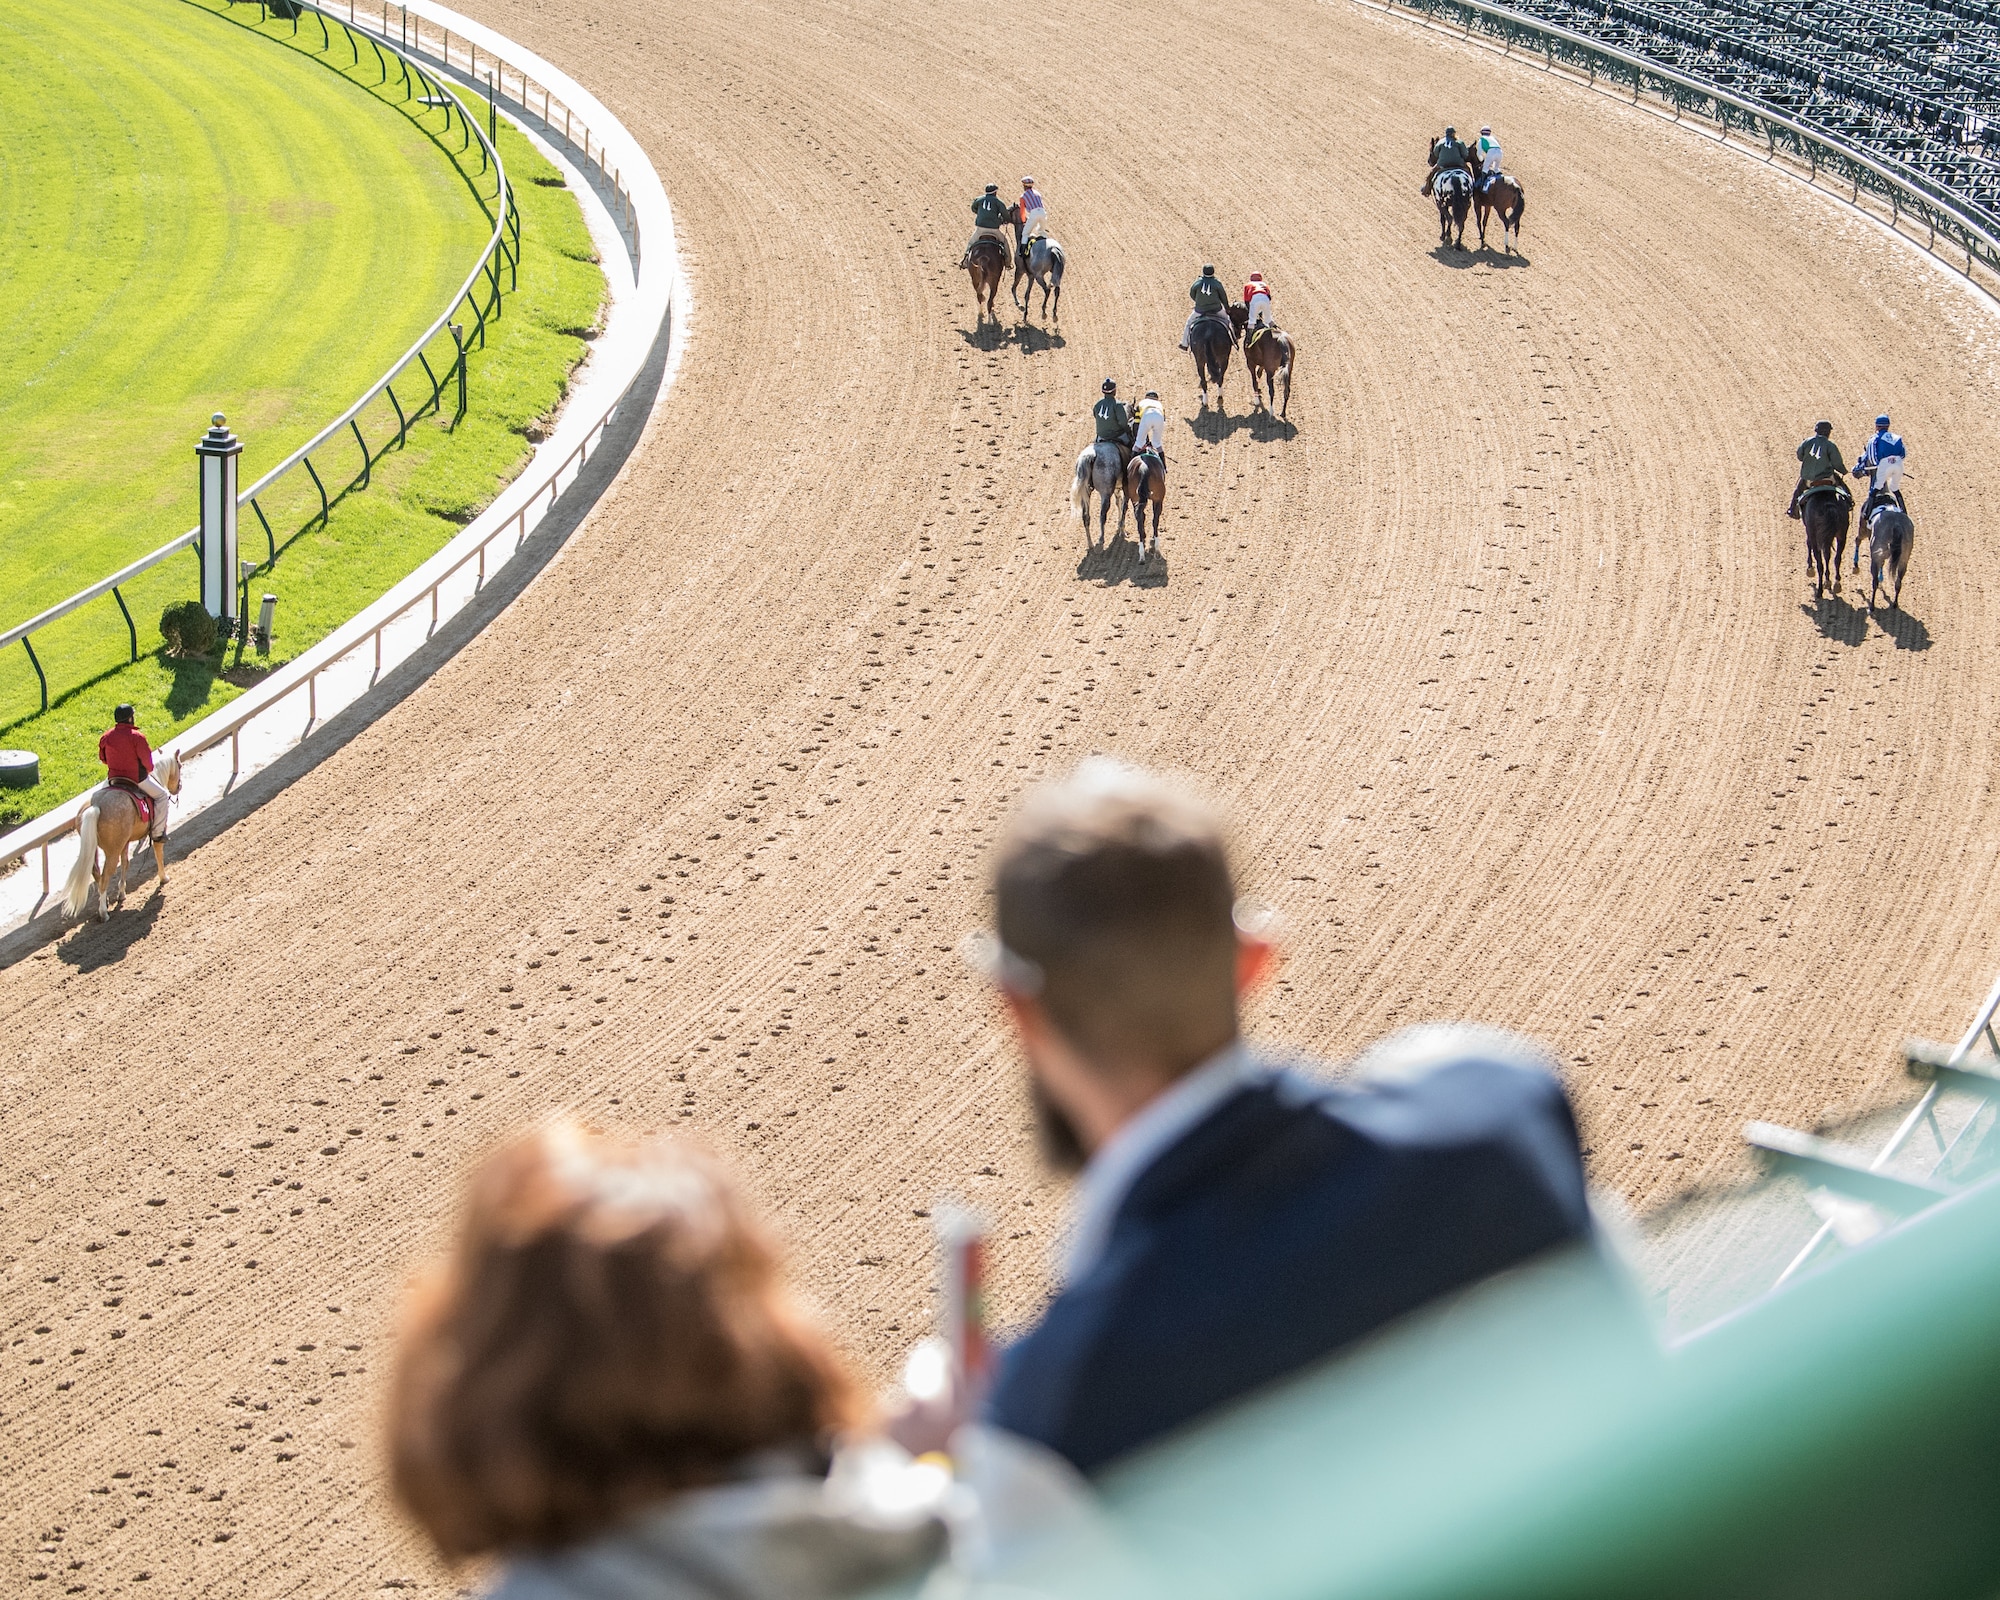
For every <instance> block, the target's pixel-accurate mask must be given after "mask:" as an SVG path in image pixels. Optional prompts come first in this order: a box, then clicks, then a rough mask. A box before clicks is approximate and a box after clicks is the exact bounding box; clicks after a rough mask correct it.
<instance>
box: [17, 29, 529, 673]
mask: <svg viewBox="0 0 2000 1600" xmlns="http://www.w3.org/2000/svg"><path fill="white" fill-rule="evenodd" d="M226 3H227V4H228V5H229V6H230V7H231V8H232V9H233V8H234V7H235V6H236V5H238V4H239V3H240V4H244V5H255V6H256V7H257V11H258V21H259V22H260V23H267V22H269V21H270V20H271V18H273V17H276V18H277V19H278V20H280V21H289V22H290V23H291V25H292V33H293V35H294V36H295V37H296V36H297V35H298V34H299V32H300V29H301V28H302V27H306V28H311V29H315V30H316V31H317V32H318V34H319V42H320V51H321V53H323V54H324V53H332V54H334V55H335V56H336V58H337V56H338V54H339V52H340V51H341V50H342V49H343V48H344V49H345V51H346V53H347V55H348V62H347V65H348V66H349V67H350V68H356V69H361V68H364V64H366V63H372V64H373V66H374V68H375V70H376V78H375V82H374V84H373V85H372V86H369V87H372V88H373V89H374V90H375V91H376V92H378V93H380V94H382V95H384V96H388V97H392V98H393V103H395V104H398V105H402V106H407V107H408V108H409V110H410V115H411V116H412V117H413V118H414V119H415V120H417V121H418V122H419V123H420V125H422V126H423V127H424V128H425V129H426V131H427V132H429V133H430V134H431V136H432V138H434V139H435V140H437V141H438V143H439V144H440V145H441V146H443V147H445V148H446V151H447V153H448V154H451V155H452V156H453V159H454V160H458V159H459V158H461V157H462V158H464V159H465V160H467V161H469V160H470V158H471V157H473V156H474V155H476V156H477V157H478V158H479V168H478V172H477V173H476V174H469V176H471V177H473V178H474V180H475V181H474V183H473V193H474V194H475V195H476V196H477V197H478V200H479V203H480V206H481V207H482V208H483V209H484V211H485V213H486V215H487V218H488V219H489V220H490V221H491V223H492V225H493V231H492V233H491V234H490V235H489V236H488V238H487V241H486V247H485V248H484V249H483V250H482V251H481V252H480V254H479V259H478V260H477V261H476V262H474V263H473V266H472V270H471V271H470V272H468V273H467V274H466V277H465V281H464V283H462V284H461V285H460V286H459V289H458V292H457V293H456V294H455V295H453V296H452V298H451V301H450V303H449V304H447V305H446V306H445V308H444V310H443V311H441V312H440V313H439V314H438V317H437V320H436V321H434V322H433V323H432V324H431V325H430V326H429V327H428V328H426V329H425V330H424V332H423V334H422V335H421V336H420V337H419V338H418V339H417V341H416V342H415V343H414V344H412V345H411V346H410V348H409V349H408V350H406V351H405V352H404V353H403V355H402V356H401V357H399V358H398V359H397V361H396V363H395V365H394V366H392V367H390V368H389V370H388V371H387V372H385V373H383V374H382V376H381V377H379V378H377V379H376V380H375V382H374V383H372V384H370V385H369V386H368V388H367V389H366V390H365V391H364V392H363V393H362V395H361V396H360V398H358V399H357V400H355V402H354V403H353V404H352V405H350V406H349V407H348V408H347V409H346V410H345V411H343V412H342V413H341V414H340V415H339V416H337V417H335V418H334V419H333V420H332V421H331V422H329V423H328V424H327V425H326V426H325V427H324V428H322V429H320V431H319V432H318V433H316V434H314V435H313V436H312V438H310V439H308V440H307V441H306V442H305V443H304V444H303V445H301V446H300V447H299V448H298V449H297V450H294V451H293V452H292V453H291V454H290V455H289V456H287V457H285V459H284V460H283V461H281V462H279V463H278V464H277V465H276V466H275V467H273V468H272V469H271V470H270V471H269V472H267V473H265V474H264V475H263V476H262V477H261V478H259V479H258V480H257V481H256V482H255V483H253V484H251V485H250V487H249V488H247V489H245V490H243V491H242V493H240V494H239V495H238V496H237V498H236V504H237V508H238V510H239V512H240V511H241V510H242V509H244V508H246V507H247V508H248V509H249V510H250V512H251V513H252V514H253V515H254V516H255V517H256V519H257V523H258V525H259V526H260V527H261V528H262V529H263V532H264V540H265V546H266V550H267V559H268V560H273V561H274V560H276V559H277V555H278V535H277V532H276V530H275V529H274V528H273V526H272V524H271V518H270V517H269V516H268V515H267V514H266V513H265V509H264V506H263V504H262V502H263V500H264V499H265V498H268V497H269V495H270V493H271V491H272V490H273V489H274V488H275V487H276V486H277V485H278V484H279V483H281V482H282V481H284V480H285V479H287V478H289V477H290V476H291V475H292V474H293V473H294V472H296V471H298V470H300V469H301V468H303V469H304V473H305V476H306V478H307V479H308V480H309V481H310V482H311V484H312V487H313V490H314V491H315V494H316V497H317V500H318V506H319V508H318V510H317V512H316V513H314V514H313V517H312V518H310V519H309V520H308V522H307V524H306V525H307V526H308V527H310V526H311V523H312V521H313V520H322V521H323V520H324V519H325V518H326V517H328V516H329V515H331V514H332V509H333V497H332V496H331V495H329V494H328V493H327V487H326V479H325V477H323V476H322V475H321V473H320V470H319V467H318V466H317V465H315V464H314V460H313V458H314V456H315V455H317V456H319V457H320V458H321V460H322V462H324V461H325V459H326V458H327V457H328V456H329V455H330V454H332V452H333V448H334V447H335V446H336V444H337V445H338V447H339V449H340V451H341V452H342V453H343V454H344V453H345V451H346V450H347V448H348V442H349V440H351V441H352V444H353V447H354V448H355V449H356V450H358V451H359V453H360V466H359V468H358V469H357V470H356V471H355V472H354V473H353V474H352V475H351V478H350V479H349V480H345V481H349V482H351V483H352V485H353V486H354V487H356V488H362V489H365V488H366V487H367V486H368V482H369V478H370V475H371V471H372V468H373V465H374V462H375V459H376V457H377V456H378V455H380V454H381V453H382V452H383V451H384V450H387V449H391V448H396V447H400V446H401V444H402V443H403V440H404V437H405V436H406V435H407V434H408V432H409V427H410V424H411V423H412V422H414V421H416V420H417V419H418V418H419V417H422V416H424V415H425V414H426V413H428V412H431V411H434V410H436V411H441V410H442V409H443V408H444V406H445V405H446V404H447V403H448V402H447V396H450V397H451V398H450V401H449V403H451V404H453V405H454V406H455V405H456V403H457V394H458V393H462V392H463V387H462V385H460V386H458V387H457V389H456V392H454V385H453V382H452V380H453V378H454V376H459V377H462V376H463V365H464V361H465V352H466V351H467V350H481V349H484V348H485V346H486V329H487V325H488V324H489V323H491V322H494V321H497V320H498V319H499V317H500V315H501V312H502V309H503V307H502V301H503V299H504V297H505V295H507V294H511V293H512V292H513V291H514V288H515V286H516V284H517V283H518V281H519V274H520V263H521V217H520V212H519V211H518V209H517V208H516V207H515V204H514V190H513V186H512V185H511V184H510V183H509V182H508V181H507V169H506V167H505V166H504V165H503V164H502V162H501V160H500V151H499V149H498V147H497V146H496V145H495V143H494V140H493V138H492V137H491V136H490V135H489V133H488V130H487V127H486V126H484V125H482V124H484V123H487V122H490V121H491V117H492V107H490V106H489V107H488V108H487V113H488V114H487V116H486V117H485V118H481V117H478V116H473V115H468V114H467V112H466V109H465V107H464V105H463V104H462V103H461V102H460V100H459V98H458V96H457V94H455V93H454V92H452V90H451V89H450V88H448V87H447V86H446V84H445V83H444V82H443V81H442V80H441V79H439V78H437V77H436V76H434V75H433V74H432V73H430V72H428V71H426V70H425V68H424V67H423V65H422V64H421V63H420V62H419V61H418V60H417V59H416V58H415V57H414V56H413V55H410V54H407V53H405V52H404V51H402V50H400V49H398V48H397V47H396V46H395V45H394V44H391V43H390V42H388V41H387V40H385V39H381V38H378V37H375V36H372V35H370V34H368V33H367V32H364V31H363V30H362V29H361V28H360V27H358V26H350V25H349V24H348V23H347V22H345V21H343V20H342V19H341V18H339V17H337V16H335V15H334V14H333V13H332V12H330V11H325V10H322V9H321V8H320V7H319V6H317V5H314V4H312V3H311V0H226ZM336 32H338V34H339V35H340V38H339V40H338V42H336V41H335V38H334V34H335V33H336ZM364 47H365V49H366V54H364V53H363V52H364ZM439 117H441V119H442V120H441V121H435V120H433V119H434V118H439ZM454 138H456V139H457V141H458V146H457V150H456V152H452V151H451V150H450V148H449V147H450V141H451V140H452V139H454ZM485 178H490V179H491V182H492V186H493V189H492V193H491V194H490V195H488V194H485V193H483V192H482V191H481V189H480V186H479V182H478V180H479V179H485ZM461 315H462V316H463V317H464V319H465V321H468V322H470V323H471V326H470V327H469V328H465V329H464V330H463V339H462V342H461V341H460V338H459V330H458V329H454V330H453V340H454V350H453V361H452V362H451V363H449V364H447V365H446V366H445V368H444V371H443V372H441V373H440V372H439V371H437V370H436V369H434V368H433V367H432V365H431V363H430V361H429V359H428V358H427V357H426V355H425V350H426V348H427V347H428V346H429V345H430V344H431V343H432V341H434V340H436V339H438V338H439V337H440V336H441V335H442V334H443V333H444V332H445V330H446V329H447V327H450V326H451V325H452V319H453V318H454V317H459V316H461ZM398 380H402V381H403V382H404V387H405V390H406V391H410V392H411V399H412V400H413V401H414V404H411V405H409V406H407V407H406V405H405V402H404V399H403V398H402V397H401V396H398V395H397V393H396V389H395V385H396V383H397V382H398ZM378 398H386V399H387V400H388V402H389V405H390V407H391V408H393V410H394V412H395V416H396V422H395V426H394V432H393V434H390V433H388V432H387V431H386V428H385V431H384V432H382V433H381V434H379V435H378V438H377V440H376V441H375V442H374V443H371V442H370V441H369V439H368V437H367V435H366V434H364V433H363V432H362V428H361V424H362V420H363V416H364V414H365V413H366V411H367V409H368V407H369V406H370V405H371V404H372V403H373V402H374V401H375V400H376V399H378ZM379 420H381V421H382V422H383V423H385V424H386V418H382V419H379ZM373 425H374V424H371V426H373ZM337 481H338V480H337ZM308 503H310V502H308ZM200 541H201V530H200V528H198V527H197V528H190V529H189V530H188V531H187V532H186V533H183V534H181V535H180V536H179V537H178V538H175V539H171V540H169V541H168V542H167V543H166V544H163V545H161V546H160V547H159V549H157V550H154V551H152V552H151V553H150V554H148V555H145V556H142V557H140V558H139V559H138V560H137V561H135V562H133V563H132V564H131V565H130V566H127V567H121V568H120V569H119V570H118V571H116V572H114V573H112V574H111V575H110V576H109V577H106V578H100V579H99V580H98V581H97V582H96V583H93V584H92V585H90V587H89V588H87V589H82V590H79V591H78V592H77V593H75V594H73V595H71V596H70V597H69V598H68V599H66V600H62V601H59V602H58V603H57V604H55V605H53V606H50V607H49V608H48V609H47V610H46V611H42V612H40V613H38V614H37V615H35V616H32V617H30V618H28V620H27V621H25V622H21V623H17V624H15V626H13V627H11V628H9V629H7V630H6V631H5V632H4V633H0V650H5V649H7V648H9V647H10V646H12V645H15V644H19V645H20V646H21V647H22V649H24V650H25V651H27V653H28V661H29V663H30V664H31V665H32V666H33V667H34V669H35V679H36V682H37V683H38V684H39V686H40V689H41V709H42V710H43V711H47V710H48V708H49V678H48V673H47V671H46V670H45V669H44V667H43V665H42V660H41V657H40V656H39V655H37V654H36V652H35V643H34V636H35V635H36V634H37V633H39V632H40V631H41V630H42V629H44V628H46V627H48V626H49V625H50V624H51V623H54V622H59V621H61V620H62V619H63V618H64V617H67V616H69V615H70V614H71V613H72V612H74V611H79V610H81V609H82V608H83V607H85V606H87V605H89V604H91V603H92V602H93V601H97V600H101V599H103V598H104V597H105V596H107V595H108V596H110V597H111V599H112V600H114V601H115V602H116V603H117V606H118V609H119V611H120V613H121V614H122V615H123V617H124V621H125V631H126V641H127V646H128V649H129V651H130V659H131V660H133V661H137V660H138V659H139V631H138V628H137V626H136V625H135V624H134V622H133V620H132V611H131V608H130V606H128V605H127V604H126V601H125V596H124V593H123V592H122V591H123V589H124V587H125V586H126V585H127V584H129V583H131V582H132V581H133V580H134V579H135V578H137V577H139V576H140V575H141V574H142V573H146V572H150V571H152V570H153V569H154V568H155V567H158V566H160V565H162V564H163V563H165V562H167V561H170V560H172V559H173V558H174V557H175V556H177V555H179V554H180V553H181V552H182V551H183V550H195V551H196V552H197V555H198V554H199V550H198V547H199V544H200Z"/></svg>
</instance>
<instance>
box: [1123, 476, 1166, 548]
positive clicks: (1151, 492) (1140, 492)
mask: <svg viewBox="0 0 2000 1600" xmlns="http://www.w3.org/2000/svg"><path fill="white" fill-rule="evenodd" d="M1125 504H1126V505H1129V506H1131V507H1132V508H1133V510H1134V513H1135V517H1134V521H1133V524H1132V531H1133V533H1134V534H1135V535H1136V536H1137V538H1138V540H1139V559H1140V560H1141V561H1144V560H1145V559H1146V555H1147V550H1146V508H1147V507H1148V506H1151V507H1152V510H1153V548H1152V553H1153V554H1155V555H1157V554H1158V553H1159V549H1160V513H1161V512H1162V511H1164V510H1165V509H1166V506H1167V458H1166V457H1165V456H1163V455H1161V454H1159V453H1158V452H1157V451H1154V450H1150V449H1149V450H1144V451H1141V452H1140V453H1138V454H1137V455H1135V456H1133V457H1132V459H1131V460H1130V461H1128V462H1127V463H1126V464H1125ZM1118 526H1119V529H1120V530H1121V531H1122V530H1123V529H1124V526H1125V511H1124V508H1123V507H1120V508H1119V512H1118Z"/></svg>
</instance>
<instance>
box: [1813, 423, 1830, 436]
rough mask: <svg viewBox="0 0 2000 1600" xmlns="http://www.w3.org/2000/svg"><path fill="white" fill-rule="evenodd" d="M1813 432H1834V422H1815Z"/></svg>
mask: <svg viewBox="0 0 2000 1600" xmlns="http://www.w3.org/2000/svg"><path fill="white" fill-rule="evenodd" d="M1813 432H1814V433H1831V432H1833V424H1832V423H1830V422H1815V423H1814V424H1813Z"/></svg>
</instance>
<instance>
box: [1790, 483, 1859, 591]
mask: <svg viewBox="0 0 2000 1600" xmlns="http://www.w3.org/2000/svg"><path fill="white" fill-rule="evenodd" d="M1853 514H1854V502H1853V501H1852V500H1850V499H1848V497H1847V496H1846V495H1844V494H1841V493H1840V492H1839V491H1837V490H1834V489H1818V490H1808V491H1807V492H1806V493H1805V494H1804V495H1802V496H1801V497H1800V499H1799V516H1800V518H1801V519H1802V520H1803V521H1804V522H1805V525H1806V575H1807V576H1808V577H1810V578H1811V579H1812V581H1813V598H1814V599H1815V600H1817V599H1819V598H1820V597H1821V596H1822V595H1823V594H1825V593H1826V591H1827V590H1828V589H1831V590H1832V591H1833V592H1834V593H1835V594H1839V593H1840V557H1841V552H1842V551H1844V550H1845V549H1846V548H1847V521H1848V518H1849V517H1851V516H1852V515H1853Z"/></svg>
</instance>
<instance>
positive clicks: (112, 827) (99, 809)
mask: <svg viewBox="0 0 2000 1600" xmlns="http://www.w3.org/2000/svg"><path fill="white" fill-rule="evenodd" d="M153 776H154V777H156V778H158V779H159V780H160V782H161V783H162V784H163V785H165V787H166V791H167V793H168V794H179V793H180V792H181V758H180V757H179V756H178V755H174V754H171V753H163V754H162V755H161V756H160V758H159V760H157V761H156V762H154V763H153ZM76 834H77V851H76V865H75V866H73V867H71V868H70V870H69V881H68V883H66V884H65V885H64V886H63V887H64V890H65V894H64V897H63V909H64V910H66V911H67V912H68V913H69V914H70V915H71V916H73V917H80V916H82V915H83V908H84V907H85V906H87V905H88V904H90V886H91V884H92V882H95V883H96V885H97V920H98V921H99V922H106V921H109V920H110V917H111V908H112V907H113V906H114V905H123V904H124V903H125V867H126V863H127V861H128V859H129V855H130V851H131V849H132V846H133V845H135V844H137V843H138V842H139V841H140V840H141V839H143V838H145V837H146V824H145V823H144V822H143V821H142V820H140V816H139V802H138V801H137V800H135V799H134V798H133V797H132V796H131V795H130V794H128V793H127V792H126V791H125V790H123V789H118V788H114V787H112V786H111V785H109V784H107V785H105V787H103V788H102V789H99V790H98V791H97V793H96V794H94V795H92V796H91V797H90V804H89V805H87V806H85V807H84V808H83V814H82V815H81V816H79V817H78V818H77V819H76ZM100 851H101V852H103V856H104V865H103V867H102V868H100V867H99V866H98V864H97V858H98V853H99V852H100ZM153 866H154V868H155V870H157V871H158V873H159V875H160V887H159V891H158V892H159V893H161V894H164V893H166V888H167V845H166V841H165V840H164V839H155V840H154V841H153ZM114 870H115V871H116V872H117V874H118V893H117V894H116V895H115V896H114V895H112V894H111V892H110V885H111V874H112V872H113V871H114Z"/></svg>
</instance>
